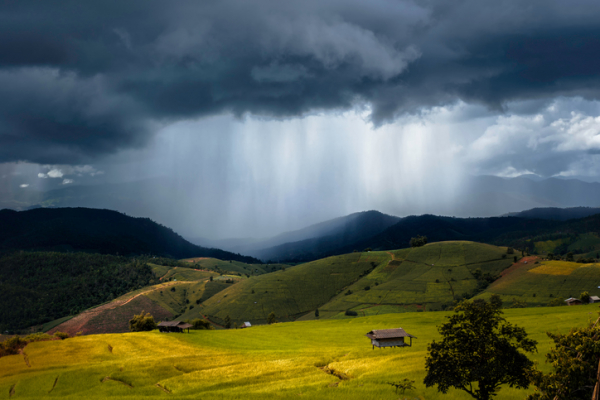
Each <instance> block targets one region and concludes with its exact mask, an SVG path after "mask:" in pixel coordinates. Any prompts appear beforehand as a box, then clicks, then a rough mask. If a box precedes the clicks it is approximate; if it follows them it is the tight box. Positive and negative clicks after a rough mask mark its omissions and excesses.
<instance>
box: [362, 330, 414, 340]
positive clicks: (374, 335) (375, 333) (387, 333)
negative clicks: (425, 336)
mask: <svg viewBox="0 0 600 400" xmlns="http://www.w3.org/2000/svg"><path fill="white" fill-rule="evenodd" d="M367 337H368V338H371V339H392V338H399V337H411V338H415V339H416V338H417V337H416V336H413V335H411V334H410V333H407V332H406V331H405V330H404V329H402V328H392V329H373V330H372V331H371V332H369V333H367Z"/></svg>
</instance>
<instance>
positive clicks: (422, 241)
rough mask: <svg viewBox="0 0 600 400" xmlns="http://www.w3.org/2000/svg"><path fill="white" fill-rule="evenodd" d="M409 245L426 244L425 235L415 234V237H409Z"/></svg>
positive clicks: (419, 245)
mask: <svg viewBox="0 0 600 400" xmlns="http://www.w3.org/2000/svg"><path fill="white" fill-rule="evenodd" d="M409 243H410V247H421V246H425V245H426V244H427V236H421V235H417V237H413V238H410V242H409Z"/></svg>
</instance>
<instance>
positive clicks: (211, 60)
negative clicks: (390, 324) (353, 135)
mask: <svg viewBox="0 0 600 400" xmlns="http://www.w3.org/2000/svg"><path fill="white" fill-rule="evenodd" d="M599 11H600V3H598V2H597V1H575V2H572V1H571V2H567V1H530V2H526V3H524V2H521V1H516V0H510V1H494V2H482V1H474V0H473V1H466V0H464V1H454V2H446V1H439V2H438V1H422V2H410V1H391V0H378V1H370V2H365V1H358V0H355V1H327V2H323V1H302V2H281V1H242V0H239V1H233V0H232V1H204V2H198V1H193V2H192V1H189V2H186V1H178V2H156V1H149V0H148V1H127V2H112V1H106V0H102V1H95V0H90V1H86V2H81V1H59V2H53V1H44V2H39V1H14V2H12V1H7V2H3V4H2V5H1V6H0V149H2V150H0V162H2V161H11V160H29V161H33V162H43V163H51V162H61V163H81V162H83V161H85V160H86V159H88V158H90V157H94V156H96V155H103V154H108V153H111V152H114V151H115V150H116V149H119V148H126V147H135V146H139V145H141V144H142V143H144V142H145V140H146V137H147V136H148V135H149V133H150V128H149V126H150V124H149V123H148V121H152V120H154V121H167V122H168V121H172V120H177V119H181V118H194V117H199V116H204V115H210V114H215V113H221V112H232V113H234V114H237V115H241V114H243V113H245V112H251V113H256V114H260V115H265V116H272V117H288V116H297V115H302V114H304V113H307V112H311V111H315V110H317V111H319V110H330V109H344V108H348V107H351V106H353V105H356V104H361V103H365V102H366V103H369V104H370V105H371V107H372V119H373V121H374V122H375V123H376V124H379V123H383V122H385V121H389V120H391V119H393V118H395V117H396V116H397V115H399V114H401V113H405V112H418V111H419V110H420V109H422V108H424V107H431V106H435V105H443V104H448V103H453V102H455V101H457V100H459V99H460V100H463V101H466V102H472V103H481V104H485V105H487V106H489V107H491V108H498V109H501V108H502V107H503V105H504V104H505V103H506V102H507V101H512V100H522V99H544V98H547V97H553V96H558V95H562V96H582V97H584V98H593V99H596V98H598V97H599V93H598V90H597V89H596V88H597V87H598V83H600V82H599V80H600V79H599V74H600V39H598V38H600V21H599V20H598V18H597V16H598V15H600V13H599Z"/></svg>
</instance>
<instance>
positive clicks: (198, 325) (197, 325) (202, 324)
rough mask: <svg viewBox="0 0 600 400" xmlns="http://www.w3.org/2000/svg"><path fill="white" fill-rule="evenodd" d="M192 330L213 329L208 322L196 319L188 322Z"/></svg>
mask: <svg viewBox="0 0 600 400" xmlns="http://www.w3.org/2000/svg"><path fill="white" fill-rule="evenodd" d="M189 323H190V324H192V327H193V328H194V329H209V330H210V329H215V328H214V327H213V326H212V325H211V324H210V322H208V321H207V320H205V319H201V318H196V319H193V320H191V321H190V322H189Z"/></svg>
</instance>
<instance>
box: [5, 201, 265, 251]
mask: <svg viewBox="0 0 600 400" xmlns="http://www.w3.org/2000/svg"><path fill="white" fill-rule="evenodd" d="M14 249H21V250H45V251H85V252H91V253H101V254H116V255H136V254H152V255H157V256H165V257H174V258H188V257H214V258H218V259H221V260H236V261H242V262H246V263H259V261H258V260H256V259H254V258H252V257H245V256H242V255H239V254H234V253H230V252H227V251H223V250H219V249H209V248H204V247H200V246H196V245H194V244H192V243H190V242H188V241H187V240H185V239H183V238H182V237H181V236H179V235H178V234H177V233H175V232H173V230H171V229H169V228H167V227H165V226H162V225H160V224H157V223H156V222H154V221H152V220H150V219H148V218H133V217H129V216H127V215H125V214H121V213H119V212H116V211H111V210H99V209H90V208H39V209H34V210H28V211H13V210H0V250H14Z"/></svg>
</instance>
